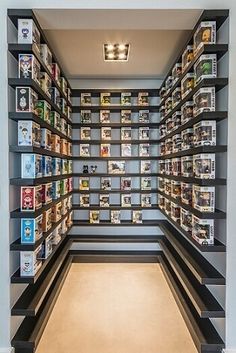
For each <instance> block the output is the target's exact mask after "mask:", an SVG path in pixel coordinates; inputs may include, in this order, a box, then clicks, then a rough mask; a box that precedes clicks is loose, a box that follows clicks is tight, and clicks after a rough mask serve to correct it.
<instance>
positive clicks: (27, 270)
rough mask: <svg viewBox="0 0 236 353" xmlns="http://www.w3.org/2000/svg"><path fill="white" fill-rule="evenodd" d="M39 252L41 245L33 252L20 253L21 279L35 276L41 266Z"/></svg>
mask: <svg viewBox="0 0 236 353" xmlns="http://www.w3.org/2000/svg"><path fill="white" fill-rule="evenodd" d="M41 251H42V245H41V244H40V245H39V246H38V247H37V249H35V250H32V251H21V252H20V276H21V277H29V276H30V277H32V276H35V275H36V273H37V272H38V270H39V269H40V267H41V266H42V260H41V259H40V254H41Z"/></svg>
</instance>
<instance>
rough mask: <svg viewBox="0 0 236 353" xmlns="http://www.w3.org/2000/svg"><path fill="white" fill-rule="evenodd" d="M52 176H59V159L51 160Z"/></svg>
mask: <svg viewBox="0 0 236 353" xmlns="http://www.w3.org/2000/svg"><path fill="white" fill-rule="evenodd" d="M52 175H61V158H56V157H53V158H52Z"/></svg>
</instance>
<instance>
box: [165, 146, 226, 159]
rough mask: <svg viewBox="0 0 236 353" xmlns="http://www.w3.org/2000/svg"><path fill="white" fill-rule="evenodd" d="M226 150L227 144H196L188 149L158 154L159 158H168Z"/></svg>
mask: <svg viewBox="0 0 236 353" xmlns="http://www.w3.org/2000/svg"><path fill="white" fill-rule="evenodd" d="M224 152H227V146H198V147H193V148H190V149H188V150H183V151H179V152H176V153H170V154H166V155H164V156H159V159H170V158H175V157H182V156H193V155H194V154H199V153H224Z"/></svg>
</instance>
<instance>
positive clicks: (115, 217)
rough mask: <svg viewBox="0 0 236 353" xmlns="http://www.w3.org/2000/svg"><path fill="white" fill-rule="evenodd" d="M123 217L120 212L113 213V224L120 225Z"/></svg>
mask: <svg viewBox="0 0 236 353" xmlns="http://www.w3.org/2000/svg"><path fill="white" fill-rule="evenodd" d="M120 219H121V215H120V211H119V210H115V211H111V223H115V224H118V223H120Z"/></svg>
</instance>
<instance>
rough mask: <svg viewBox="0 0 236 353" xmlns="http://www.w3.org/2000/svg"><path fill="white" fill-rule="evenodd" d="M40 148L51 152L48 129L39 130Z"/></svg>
mask: <svg viewBox="0 0 236 353" xmlns="http://www.w3.org/2000/svg"><path fill="white" fill-rule="evenodd" d="M41 147H43V148H45V149H46V150H49V151H51V148H52V147H51V131H50V130H48V129H41Z"/></svg>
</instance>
